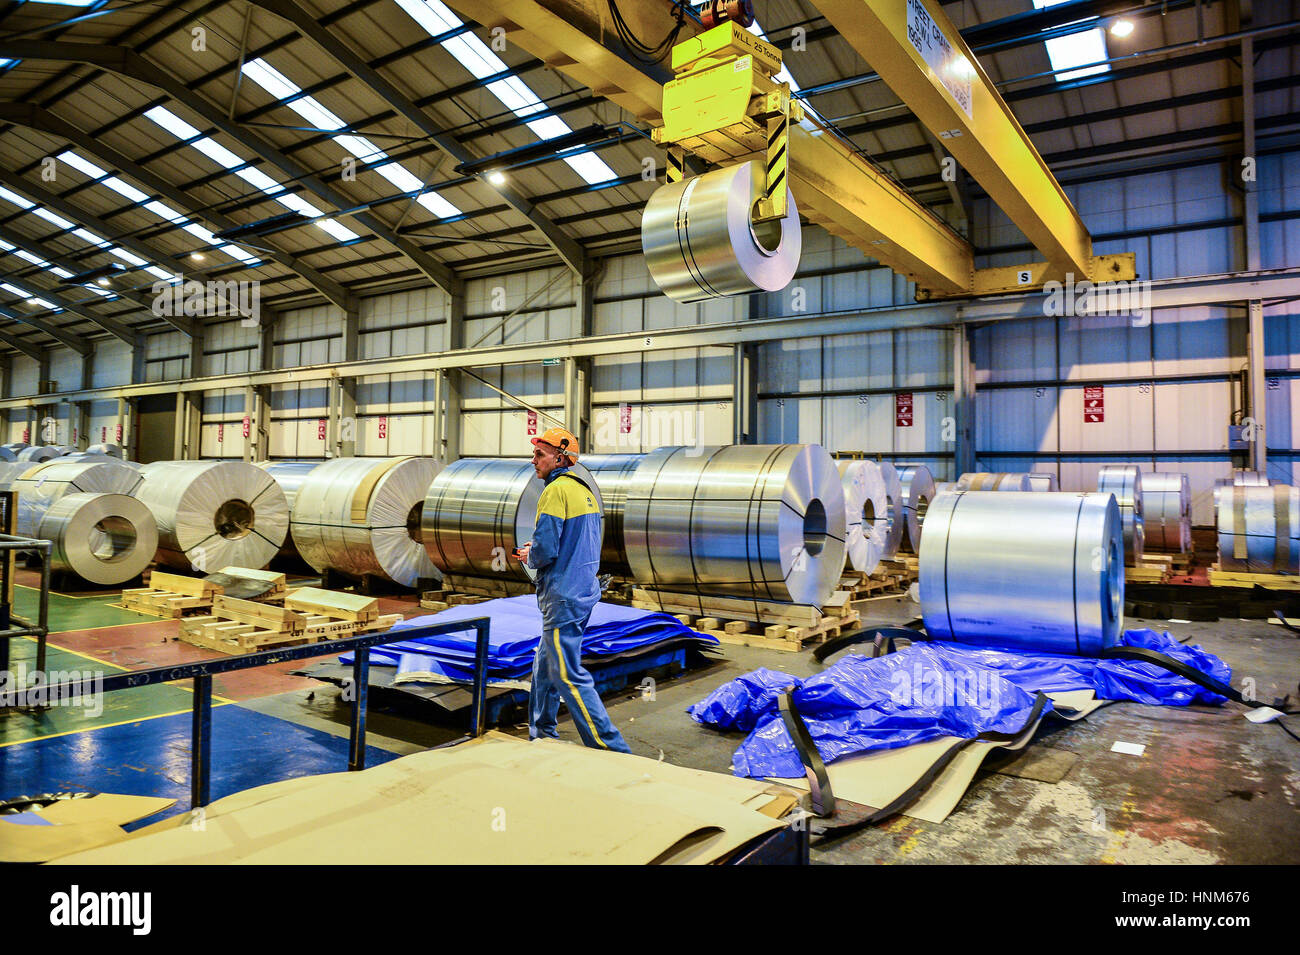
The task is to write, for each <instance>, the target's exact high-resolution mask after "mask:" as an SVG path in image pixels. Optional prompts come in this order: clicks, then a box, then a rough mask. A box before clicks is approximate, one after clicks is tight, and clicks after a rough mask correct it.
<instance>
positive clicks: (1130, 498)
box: [1097, 464, 1146, 567]
mask: <svg viewBox="0 0 1300 955" xmlns="http://www.w3.org/2000/svg"><path fill="white" fill-rule="evenodd" d="M1097 491H1098V492H1099V493H1101V494H1114V495H1115V503H1116V504H1118V505H1119V515H1120V519H1121V520H1122V521H1123V522H1124V562H1125V563H1126V564H1128V565H1129V566H1130V567H1133V566H1135V565H1136V564H1137V562H1138V561H1140V560H1141V559H1142V552H1143V549H1144V545H1145V541H1146V528H1145V527H1144V526H1143V512H1142V469H1141V468H1138V467H1135V466H1133V465H1131V464H1107V465H1105V466H1104V467H1102V469H1101V470H1100V471H1098V472H1097Z"/></svg>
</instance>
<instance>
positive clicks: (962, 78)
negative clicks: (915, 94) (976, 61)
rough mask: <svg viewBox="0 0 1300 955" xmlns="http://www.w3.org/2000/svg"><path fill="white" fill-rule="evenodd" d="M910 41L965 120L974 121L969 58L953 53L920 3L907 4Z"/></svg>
mask: <svg viewBox="0 0 1300 955" xmlns="http://www.w3.org/2000/svg"><path fill="white" fill-rule="evenodd" d="M907 38H908V40H910V41H911V42H912V46H913V47H915V48H916V52H917V53H919V54H921V59H922V60H924V61H925V64H926V66H928V67H930V72H931V73H933V74H934V78H935V79H937V80H938V81H939V82H940V83H941V84H942V85H943V88H944V89H946V90H947V91H948V95H949V96H951V97H952V98H953V100H954V101H955V102H956V103H957V105H958V106H960V107H961V109H962V112H964V113H965V114H966V117H967V118H968V119H971V118H973V116H972V114H971V96H970V81H971V76H972V75H974V72H975V71H974V70H973V69H972V68H971V64H970V61H969V60H967V59H966V54H965V53H963V52H962V51H961V50H955V49H953V45H952V42H951V41H950V40H949V39H948V38H947V37H946V36H945V35H944V32H943V30H942V29H940V28H939V24H937V23H935V22H934V17H932V16H930V14H929V12H928V11H927V10H926V9H925V4H924V3H922V2H921V0H907Z"/></svg>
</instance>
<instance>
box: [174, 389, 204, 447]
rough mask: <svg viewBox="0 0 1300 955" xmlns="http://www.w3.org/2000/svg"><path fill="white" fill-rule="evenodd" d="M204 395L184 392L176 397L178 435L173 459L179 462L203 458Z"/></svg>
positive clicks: (176, 435)
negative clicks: (200, 442)
mask: <svg viewBox="0 0 1300 955" xmlns="http://www.w3.org/2000/svg"><path fill="white" fill-rule="evenodd" d="M202 401H203V393H202V392H201V391H183V392H181V393H180V394H178V395H177V396H176V434H175V440H174V442H173V445H172V458H173V459H174V460H177V461H197V460H198V459H199V458H201V457H202V456H203V454H202V450H201V448H200V445H199V438H200V435H201V433H202V429H201V425H202V422H203V406H202Z"/></svg>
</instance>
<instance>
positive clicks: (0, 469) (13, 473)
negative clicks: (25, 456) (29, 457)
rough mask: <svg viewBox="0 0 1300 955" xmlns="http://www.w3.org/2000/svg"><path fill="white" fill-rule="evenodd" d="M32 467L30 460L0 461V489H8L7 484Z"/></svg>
mask: <svg viewBox="0 0 1300 955" xmlns="http://www.w3.org/2000/svg"><path fill="white" fill-rule="evenodd" d="M32 467H33V465H32V462H30V461H0V491H7V490H9V486H10V485H11V484H13V482H14V481H16V480H17V479H18V478H20V477H22V476H23V475H24V474H26V473H27V472H28V471H30V470H31V469H32Z"/></svg>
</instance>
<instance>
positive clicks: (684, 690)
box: [0, 598, 1300, 864]
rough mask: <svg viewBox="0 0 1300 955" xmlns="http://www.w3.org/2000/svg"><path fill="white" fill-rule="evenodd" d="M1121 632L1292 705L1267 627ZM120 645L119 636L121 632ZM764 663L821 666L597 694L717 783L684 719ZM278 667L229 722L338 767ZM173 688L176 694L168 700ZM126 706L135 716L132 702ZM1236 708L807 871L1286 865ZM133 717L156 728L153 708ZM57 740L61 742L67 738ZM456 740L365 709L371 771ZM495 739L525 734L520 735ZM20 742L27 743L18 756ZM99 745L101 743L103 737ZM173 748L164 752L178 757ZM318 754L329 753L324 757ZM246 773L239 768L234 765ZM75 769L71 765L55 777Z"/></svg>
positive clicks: (1277, 765)
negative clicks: (1208, 659) (1226, 669)
mask: <svg viewBox="0 0 1300 955" xmlns="http://www.w3.org/2000/svg"><path fill="white" fill-rule="evenodd" d="M98 602H99V601H95V602H94V603H98ZM396 603H397V602H396V601H393V602H390V601H387V600H386V601H385V604H386V606H385V608H384V609H385V611H390V610H397V609H399V608H398V607H397V606H396ZM78 604H79V605H78V606H76V608H75V610H74V608H73V606H72V605H71V604H69V605H67V606H61V607H59V608H58V609H59V610H60V611H69V612H72V616H73V617H75V618H76V619H75V623H76V624H77V625H80V626H83V627H84V626H87V625H94V624H98V625H99V626H102V627H111V629H104V630H100V631H81V632H80V633H78V634H67V635H65V636H63V637H54V638H52V642H55V643H58V642H59V641H60V640H63V641H65V642H66V643H67V644H68V645H69V649H70V650H75V651H76V652H78V653H79V654H86V653H88V652H89V653H93V657H92V658H98V659H100V660H101V661H102V662H110V660H107V659H105V657H108V658H111V662H112V663H114V664H116V665H118V666H125V667H126V668H128V669H134V668H136V667H138V666H147V665H157V664H159V663H163V662H169V661H171V660H173V659H177V658H189V657H190V652H189V651H194V652H195V653H198V651H197V650H196V648H193V647H189V646H187V645H184V644H177V643H175V642H174V641H170V640H166V639H163V638H160V636H159V634H156V633H154V632H153V631H155V630H159V629H166V628H168V627H170V626H174V623H172V622H162V621H157V622H151V623H150V624H149V625H148V626H139V627H131V628H119V627H116V626H113V625H112V624H115V623H116V621H117V620H118V617H117V616H116V614H118V613H120V612H118V611H112V612H111V613H110V611H109V608H107V607H102V608H96V609H98V611H99V613H100V614H101V616H100V617H99V618H98V619H92V618H93V617H94V615H93V614H92V613H91V610H92V607H93V603H92V602H91V601H86V602H85V603H81V602H78ZM866 606H867V608H868V609H867V610H866V611H865V612H864V614H863V617H864V621H870V622H872V623H887V622H903V621H906V620H908V619H911V618H912V617H914V616H915V615H916V612H917V606H916V604H914V603H911V602H910V601H908V600H906V599H905V598H882V599H877V600H874V601H871V602H869V603H868V604H867V605H866ZM400 609H404V610H408V611H409V609H410V608H409V607H402V608H400ZM109 618H111V619H112V623H110V622H109ZM132 619H133V620H134V621H136V622H137V624H138V622H139V621H140V620H141V618H139V617H134V616H133V617H132ZM1126 624H1127V626H1129V627H1142V626H1152V627H1155V628H1157V629H1168V630H1170V631H1171V632H1172V633H1173V634H1174V635H1175V636H1176V637H1178V638H1180V639H1181V638H1183V637H1187V636H1190V638H1191V641H1192V642H1196V643H1200V644H1202V645H1203V646H1205V647H1206V648H1207V649H1209V650H1211V651H1212V652H1214V653H1217V654H1219V655H1220V656H1221V657H1223V658H1224V659H1225V660H1226V661H1227V662H1228V663H1229V664H1230V665H1231V666H1232V668H1233V681H1234V683H1235V684H1237V685H1238V686H1240V685H1241V681H1242V679H1243V678H1244V677H1252V678H1253V679H1254V680H1255V683H1256V695H1257V696H1258V697H1259V698H1272V697H1274V696H1280V695H1282V694H1283V693H1286V692H1288V691H1290V692H1292V693H1295V692H1296V689H1297V685H1298V684H1300V640H1298V639H1297V637H1296V635H1295V634H1293V633H1290V632H1288V631H1286V630H1285V629H1283V628H1281V627H1278V626H1273V625H1269V624H1267V623H1265V622H1264V621H1258V620H1255V621H1237V620H1223V621H1219V622H1217V623H1184V624H1180V623H1173V624H1167V623H1164V622H1158V621H1149V622H1148V621H1142V620H1133V619H1130V620H1128V621H1126ZM124 631H125V632H127V633H128V634H130V636H129V637H128V636H123V632H124ZM143 631H148V632H147V633H145V632H143ZM136 634H138V636H137V635H136ZM92 647H93V649H92ZM100 654H103V656H100ZM204 655H206V654H204ZM760 666H764V667H768V668H771V669H780V670H786V671H788V672H790V673H793V674H795V675H799V676H806V675H809V674H811V673H813V672H815V671H816V670H817V669H819V666H818V665H817V664H815V663H814V662H813V660H812V657H811V654H810V653H809V652H808V651H806V650H805V651H803V652H800V653H783V652H778V651H770V650H762V649H754V648H748V647H735V646H724V647H722V648H721V651H720V653H719V654H718V655H717V656H716V657H715V658H714V659H713V661H712V662H710V663H709V664H708V665H707V666H706V667H704V668H701V669H697V670H693V671H691V672H689V673H687V674H686V675H685V676H683V677H681V678H678V679H675V680H671V681H667V682H663V681H661V682H660V683H659V684H658V686H657V687H656V693H655V698H654V699H653V700H651V699H647V698H646V697H645V696H644V695H643V694H641V693H639V692H631V691H629V692H624V693H621V694H616V695H613V696H611V697H609V698H607V700H606V703H607V706H608V708H609V711H610V714H611V716H612V718H613V719H614V721H615V723H616V724H618V726H619V727H620V728H621V729H622V731H623V733H624V736H625V737H626V738H627V741H628V743H629V745H630V746H631V747H632V749H633V751H634V752H636V753H639V754H642V755H646V756H651V757H656V758H658V757H660V756H662V758H663V759H665V760H667V761H669V762H672V763H676V764H679V765H686V766H692V767H697V768H701V769H708V770H712V771H715V772H723V773H725V772H729V771H730V764H731V756H732V753H733V752H734V750H735V748H736V747H737V745H738V744H739V743H740V741H741V739H742V738H743V737H742V735H741V734H737V733H730V734H724V733H719V732H717V731H714V730H710V729H706V728H705V727H702V726H700V725H698V724H696V723H694V722H693V721H692V720H691V719H690V718H689V717H688V716H687V715H686V713H685V709H686V707H687V706H688V705H690V704H691V703H694V702H695V701H697V700H699V699H701V698H703V697H704V696H705V695H706V694H707V693H708V692H709V691H711V690H712V689H713V688H714V687H716V686H718V685H719V684H721V683H723V682H725V681H726V680H729V679H731V678H733V677H735V676H737V675H739V674H742V673H745V672H748V671H750V670H753V669H755V668H757V667H760ZM287 669H288V667H286V668H285V669H284V670H280V668H277V671H278V672H276V673H274V674H270V675H268V676H267V677H265V678H264V679H263V680H262V681H260V682H258V683H253V684H250V685H247V686H242V685H230V686H227V687H225V688H224V690H225V692H226V693H227V694H229V695H230V696H231V697H233V698H234V699H233V700H231V703H232V707H231V709H232V711H233V709H234V706H235V705H237V707H238V708H239V709H242V710H249V711H252V714H258V715H259V716H260V717H261V718H266V717H270V718H273V719H274V720H278V721H283V722H284V723H288V724H292V726H291V727H286V729H288V730H291V731H292V733H309V734H314V735H313V736H312V738H313V739H316V740H320V739H325V738H329V737H333V738H334V739H335V740H337V741H338V744H339V745H337V746H335V745H331V746H329V747H326V748H324V749H320V747H319V745H316V748H317V749H319V750H320V752H321V753H322V754H324V758H326V761H327V762H328V761H329V760H337V759H338V756H337V754H338V752H341V751H343V750H344V749H345V747H344V746H343V745H342V744H343V743H344V741H345V740H346V736H347V732H348V729H347V719H348V712H349V710H348V707H347V705H346V704H343V703H342V702H340V701H339V698H338V697H339V691H338V690H337V688H335V687H333V686H330V685H326V684H321V683H317V682H316V681H312V680H306V679H303V678H301V677H293V676H290V675H289V674H288V673H287V672H286V671H287ZM169 689H170V688H169ZM171 692H173V694H175V695H177V696H186V695H187V694H184V693H182V692H181V690H180V689H179V688H178V689H176V690H173V691H171ZM126 695H130V694H126ZM132 702H133V704H134V705H135V706H140V705H142V704H143V702H144V701H141V702H140V703H136V702H135V701H134V700H133V701H132ZM165 702H166V703H167V704H168V706H167V707H162V706H161V704H159V705H158V706H156V707H154V709H158V710H159V711H160V713H168V712H172V713H174V712H175V711H176V709H180V708H181V707H183V706H184V705H185V703H184V702H182V703H181V706H176V707H173V706H172V704H173V702H174V701H172V700H168V701H165ZM226 708H227V707H221V709H226ZM1242 712H1243V710H1242V708H1241V707H1240V706H1237V705H1234V704H1228V705H1226V706H1224V707H1221V708H1213V707H1190V708H1168V707H1149V706H1143V705H1139V704H1134V703H1116V704H1113V705H1111V706H1108V707H1105V708H1103V709H1101V710H1099V711H1097V712H1096V713H1094V714H1093V715H1091V716H1090V717H1088V718H1087V719H1086V720H1083V721H1081V722H1079V723H1065V722H1063V721H1059V720H1055V719H1052V718H1049V719H1047V720H1045V721H1044V723H1043V725H1042V727H1041V728H1040V730H1039V733H1038V735H1037V737H1036V738H1035V740H1034V742H1033V743H1032V744H1031V746H1030V748H1029V750H1028V751H1027V752H1031V753H1032V752H1038V753H1042V752H1046V751H1049V750H1055V751H1064V752H1065V753H1069V754H1074V755H1075V756H1077V761H1076V762H1075V764H1074V765H1073V767H1072V768H1071V769H1070V771H1069V773H1068V774H1067V775H1066V776H1065V777H1064V778H1063V779H1062V780H1061V781H1060V782H1057V783H1045V782H1040V781H1036V780H1033V779H1027V778H1021V777H1018V776H1014V775H1009V774H1007V773H1003V772H994V771H991V770H986V771H982V772H981V773H980V775H978V776H977V777H976V780H975V782H974V784H973V785H972V787H971V789H970V790H969V791H968V793H967V794H966V796H965V798H964V799H963V800H962V802H961V803H960V805H959V806H958V808H957V810H956V811H955V812H954V813H953V814H952V815H951V816H950V817H949V818H948V819H947V820H946V821H945V822H944V823H942V824H938V825H936V824H931V823H923V822H920V821H917V820H913V819H910V818H908V817H906V816H902V817H898V818H896V819H894V820H893V821H891V822H889V823H887V824H885V825H884V826H882V827H880V828H877V829H872V830H867V831H864V832H861V833H858V834H856V835H854V836H853V837H850V838H848V839H845V840H842V841H840V842H839V843H837V844H835V845H834V846H832V847H830V848H828V849H825V850H821V849H814V851H813V860H814V861H815V862H820V863H835V864H861V863H881V862H947V863H953V862H969V863H982V864H991V863H1035V862H1078V863H1097V862H1104V863H1136V864H1141V863H1234V864H1270V863H1297V862H1300V743H1297V742H1296V741H1294V740H1292V739H1291V738H1290V737H1288V736H1287V735H1286V734H1285V733H1284V732H1283V731H1282V730H1281V729H1280V728H1278V727H1277V726H1273V725H1255V724H1252V723H1250V722H1248V721H1246V720H1245V719H1244V718H1243V717H1242ZM252 714H250V715H252ZM107 715H108V714H106V716H107ZM132 717H133V718H134V719H140V718H143V719H145V720H148V719H151V718H155V717H154V716H153V713H152V712H149V713H147V714H146V713H143V712H142V713H140V714H139V715H138V716H136V715H135V714H132ZM118 719H119V720H120V719H121V717H120V716H118ZM180 722H184V720H180ZM1296 722H1300V721H1297V720H1295V718H1292V723H1293V724H1294V723H1296ZM119 725H120V724H119ZM136 725H137V726H138V725H140V724H138V723H137V724H136ZM270 725H279V724H268V726H270ZM8 728H9V730H10V732H9V733H8V734H5V735H6V736H8V738H9V740H11V741H12V742H9V743H8V744H7V745H6V744H5V742H3V741H0V757H5V759H0V766H4V767H5V768H7V769H9V770H10V771H11V772H9V773H5V772H0V777H7V778H6V779H5V782H6V783H12V782H15V779H14V775H13V773H14V772H16V771H18V770H19V769H20V767H21V766H23V765H25V764H26V763H30V759H31V756H28V755H26V754H25V753H24V751H25V750H27V749H28V748H29V747H32V748H34V750H35V751H36V753H39V752H42V751H46V750H47V749H48V747H49V746H51V745H54V744H55V743H56V741H54V740H50V741H49V742H48V743H42V742H41V741H40V740H39V737H41V736H44V735H45V734H46V733H48V732H50V731H51V730H55V728H54V727H49V728H41V729H38V730H36V732H32V730H33V729H34V727H32V726H31V725H23V726H21V727H19V726H17V725H13V724H12V723H11V726H10V727H8ZM59 729H60V730H62V732H64V733H67V732H68V731H69V729H71V728H70V727H60V728H59ZM463 729H464V728H463V726H460V725H457V723H456V722H455V721H450V722H449V721H444V722H442V723H436V722H430V721H428V719H427V718H426V716H425V714H415V715H413V714H412V713H411V712H409V711H407V710H406V708H403V709H402V711H396V710H389V709H388V708H386V707H384V706H383V705H382V704H380V702H379V701H378V700H377V699H375V698H373V697H372V707H371V712H370V718H369V738H368V742H369V744H370V745H371V747H374V750H372V752H375V753H376V754H377V755H379V756H380V758H383V756H386V755H387V753H395V754H404V753H409V752H415V751H417V750H420V749H423V748H426V747H428V746H431V745H436V744H438V743H441V742H445V741H448V740H450V739H453V738H455V737H457V736H459V735H460V734H461V733H462V732H463ZM504 729H506V730H507V731H510V732H515V733H518V734H520V735H525V734H526V728H524V727H514V728H509V727H505V728H504ZM42 730H43V731H42ZM55 732H58V730H55ZM72 732H74V733H78V734H80V733H86V734H91V737H92V738H93V736H94V734H97V733H102V732H103V731H102V730H100V729H97V728H96V727H95V726H89V727H87V728H85V729H84V730H80V729H74V730H72ZM561 733H562V735H563V736H564V737H565V738H568V739H573V740H575V741H576V739H577V735H576V732H575V731H574V730H573V727H572V724H571V723H570V722H569V721H568V719H567V717H562V720H561ZM182 735H183V734H182ZM259 735H265V736H266V737H267V738H268V740H271V739H274V737H275V733H274V731H271V732H268V733H265V734H259ZM23 737H27V738H28V739H31V738H32V737H37V739H33V740H32V741H31V742H18V739H21V738H23ZM286 738H290V737H286ZM104 740H105V742H107V737H105V738H104ZM1117 740H1123V741H1127V742H1136V743H1142V744H1145V746H1146V750H1145V753H1144V754H1143V755H1142V756H1141V757H1134V756H1128V755H1123V754H1119V753H1113V752H1111V751H1110V747H1111V744H1112V743H1113V742H1115V741H1117ZM71 742H72V740H68V741H67V743H71ZM184 743H185V741H184V740H181V739H179V738H178V739H177V740H176V745H177V746H178V747H183V746H184ZM109 748H110V749H111V748H112V747H109ZM330 752H333V753H334V755H328V754H329V753H330ZM33 755H35V753H34V754H33ZM137 755H138V754H137ZM138 758H140V759H143V756H138ZM6 764H7V766H6ZM305 765H306V764H304V766H305ZM281 768H282V767H281ZM335 768H337V769H341V768H342V765H339V766H337V767H335V766H333V765H332V763H331V765H330V766H329V767H327V768H325V769H322V768H319V767H317V766H315V765H313V766H312V768H310V769H303V767H298V769H293V770H292V771H288V770H286V771H288V774H289V775H299V774H300V772H299V771H298V770H299V769H303V771H309V772H320V771H330V770H332V769H335ZM1007 768H1008V769H1014V767H1007ZM242 769H243V770H244V771H245V772H247V771H248V767H247V766H244V767H242ZM74 770H75V767H72V766H69V767H68V768H67V769H65V770H64V772H65V773H72V772H73V771H74ZM222 772H223V768H222V765H221V761H214V783H215V782H216V781H217V780H218V779H219V778H220V774H221V773H222ZM276 772H277V773H278V772H279V769H277V770H276ZM155 775H156V774H155ZM60 778H61V781H63V782H64V783H65V784H67V785H68V786H70V787H75V786H76V785H78V784H80V785H85V786H87V787H88V788H97V787H96V781H95V780H90V779H87V780H73V779H71V778H70V776H67V775H64V776H61V777H60ZM262 781H269V780H262ZM102 782H104V781H101V783H102ZM173 784H174V785H176V787H177V788H182V787H183V785H184V781H183V780H182V779H179V778H178V779H176V780H173ZM232 784H233V781H232ZM20 788H24V789H25V788H28V787H25V786H24V787H20ZM103 788H111V787H110V786H107V785H105V786H103ZM146 788H147V787H146ZM118 791H122V790H120V789H119V790H118ZM0 795H3V794H0Z"/></svg>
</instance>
